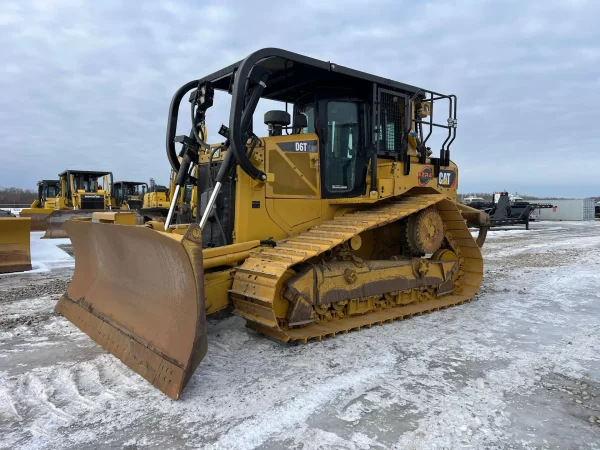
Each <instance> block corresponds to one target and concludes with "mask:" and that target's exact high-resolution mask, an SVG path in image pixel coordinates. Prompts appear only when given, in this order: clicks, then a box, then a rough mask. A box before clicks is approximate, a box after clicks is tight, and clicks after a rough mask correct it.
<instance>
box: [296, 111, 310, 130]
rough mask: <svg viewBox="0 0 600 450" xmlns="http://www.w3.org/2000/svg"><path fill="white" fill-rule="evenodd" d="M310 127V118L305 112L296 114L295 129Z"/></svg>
mask: <svg viewBox="0 0 600 450" xmlns="http://www.w3.org/2000/svg"><path fill="white" fill-rule="evenodd" d="M306 127H308V119H307V118H306V116H305V115H304V114H296V115H295V116H294V129H302V128H306Z"/></svg>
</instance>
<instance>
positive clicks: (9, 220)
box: [0, 211, 31, 273]
mask: <svg viewBox="0 0 600 450" xmlns="http://www.w3.org/2000/svg"><path fill="white" fill-rule="evenodd" d="M30 228H31V219H30V218H29V217H14V216H13V215H11V214H8V213H4V211H0V273H6V272H24V271H26V270H31V247H30V238H29V232H30Z"/></svg>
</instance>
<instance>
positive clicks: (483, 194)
mask: <svg viewBox="0 0 600 450" xmlns="http://www.w3.org/2000/svg"><path fill="white" fill-rule="evenodd" d="M509 194H510V195H514V193H512V192H510V193H509ZM517 195H518V196H519V197H522V198H524V199H525V200H550V199H552V200H569V199H571V198H573V197H536V196H535V195H527V194H517ZM467 197H481V198H482V199H484V200H485V201H486V202H491V201H492V197H493V194H490V193H489V192H470V193H465V194H458V201H459V202H461V201H463V200H464V199H465V198H467ZM592 198H593V199H594V200H595V201H600V197H592Z"/></svg>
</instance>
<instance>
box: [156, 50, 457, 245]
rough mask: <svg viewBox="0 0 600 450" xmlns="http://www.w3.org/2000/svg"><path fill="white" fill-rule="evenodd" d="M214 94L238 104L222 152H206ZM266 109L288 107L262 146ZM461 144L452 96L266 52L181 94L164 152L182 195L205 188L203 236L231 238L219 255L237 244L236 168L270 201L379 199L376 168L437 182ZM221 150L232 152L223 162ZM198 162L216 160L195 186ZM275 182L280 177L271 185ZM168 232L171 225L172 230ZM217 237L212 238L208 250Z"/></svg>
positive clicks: (270, 117)
mask: <svg viewBox="0 0 600 450" xmlns="http://www.w3.org/2000/svg"><path fill="white" fill-rule="evenodd" d="M215 90H219V91H224V92H229V93H230V94H231V107H230V112H229V126H226V125H222V126H221V129H220V130H219V134H220V135H221V136H223V138H224V139H225V141H224V142H223V143H222V144H221V145H220V146H219V148H218V149H215V148H214V147H211V146H209V145H208V144H206V143H205V142H204V135H203V133H204V131H203V129H204V125H205V123H206V121H205V119H206V115H207V114H208V113H207V110H208V109H209V108H210V107H211V106H212V104H213V97H214V91H215ZM188 93H190V95H189V102H190V104H191V117H192V131H191V132H190V134H189V135H188V136H176V131H177V119H178V114H179V112H178V111H179V107H180V104H181V101H182V99H183V98H184V96H186V95H187V94H188ZM261 99H266V100H272V101H278V102H280V104H281V105H282V108H281V109H277V110H271V111H268V112H267V113H266V114H265V116H264V123H265V124H266V125H267V129H268V136H267V137H265V138H264V139H263V138H259V137H258V136H256V135H255V130H254V129H253V120H252V119H253V114H254V112H255V111H256V106H257V104H258V103H259V101H260V100H261ZM440 100H441V101H442V102H445V104H446V105H447V109H446V111H445V112H444V114H439V115H440V116H445V117H444V120H445V122H444V123H434V122H433V105H434V103H435V102H437V101H440ZM284 105H285V110H284V108H283V106H284ZM290 105H293V109H292V111H290V110H289V106H290ZM434 127H435V128H436V129H442V133H445V134H446V139H445V140H444V142H443V143H442V145H441V148H440V150H439V157H436V156H434V155H433V151H432V150H431V149H430V148H429V147H428V146H427V145H428V139H429V138H430V136H431V135H432V131H433V129H434ZM455 136H456V97H455V96H453V95H443V94H439V93H436V92H433V91H430V90H424V89H421V88H419V87H416V86H411V85H408V84H405V83H400V82H396V81H392V80H389V79H385V78H382V77H378V76H375V75H371V74H367V73H364V72H359V71H356V70H353V69H350V68H346V67H343V66H339V65H337V64H333V63H331V62H327V61H320V60H316V59H313V58H309V57H306V56H303V55H298V54H295V53H292V52H288V51H285V50H281V49H274V48H268V49H263V50H259V51H257V52H255V53H253V54H251V55H250V56H248V57H247V58H246V59H244V60H242V61H239V62H237V63H235V64H232V65H231V66H228V67H225V68H223V69H221V70H219V71H217V72H215V73H213V74H211V75H208V76H206V77H204V78H202V79H199V80H194V81H191V82H189V83H186V84H185V85H183V86H182V87H181V88H180V89H179V90H178V91H177V92H176V93H175V95H174V97H173V100H172V102H171V107H170V111H169V121H168V125H167V139H166V147H167V155H168V157H169V161H170V162H171V166H172V168H173V170H174V171H175V172H177V173H178V177H177V182H176V184H177V186H180V188H183V187H184V185H185V183H186V180H188V179H192V180H193V181H194V182H197V189H198V198H199V202H198V203H199V208H200V214H198V216H201V220H200V228H202V229H203V230H204V228H205V225H206V224H207V221H208V220H209V218H210V220H211V224H210V226H209V228H211V230H216V231H215V233H216V234H220V235H222V236H226V238H224V241H222V242H220V243H217V244H215V242H216V241H214V240H212V238H207V239H208V240H209V241H210V245H211V246H212V245H214V246H218V245H222V244H224V243H230V242H231V240H230V238H229V236H230V235H231V234H232V228H231V227H232V226H233V213H234V203H235V201H236V198H235V186H234V184H235V180H234V179H233V178H232V177H231V175H230V174H231V173H232V170H233V168H234V167H235V166H237V167H238V168H239V169H241V170H242V171H243V172H245V173H246V175H248V176H249V177H250V178H251V179H254V180H256V181H257V182H258V183H261V182H262V183H265V184H264V185H263V186H264V189H265V196H266V198H269V199H277V198H285V199H295V198H298V199H333V200H335V199H351V198H359V197H364V196H370V197H371V198H374V199H376V198H377V196H378V193H379V191H380V190H379V186H378V177H377V167H378V164H377V160H378V158H379V159H388V160H392V161H397V162H399V163H402V164H401V165H400V170H402V171H403V174H404V175H405V176H407V175H409V174H410V173H411V167H410V166H411V161H413V162H415V163H419V164H421V165H424V164H431V168H432V169H431V171H430V172H429V174H430V178H437V177H438V175H439V173H440V171H441V169H442V168H446V167H448V166H450V150H449V149H450V144H451V143H452V142H453V141H454V138H455ZM442 137H443V136H442ZM176 144H182V146H181V147H180V148H176ZM222 148H224V149H226V150H227V151H226V152H225V153H224V155H223V154H222V153H221V151H220V150H221V149H222ZM256 149H259V150H256ZM200 154H204V155H209V157H208V164H207V163H206V159H205V160H204V161H205V163H203V164H200V165H199V168H198V177H197V178H195V179H194V178H193V177H190V175H189V174H190V173H191V172H190V170H189V168H190V165H191V164H192V163H193V162H195V161H199V156H198V155H200ZM215 155H217V156H215ZM213 158H214V159H213ZM268 174H273V175H274V176H271V178H270V179H269V180H268V178H269V177H268ZM369 178H370V183H369V182H368V180H369ZM253 207H257V208H258V207H260V206H259V205H258V203H256V206H253ZM173 209H174V202H173V201H172V204H171V210H173ZM217 219H219V220H217ZM168 226H169V220H167V222H166V223H165V229H167V228H168ZM211 233H212V231H210V232H209V233H204V236H203V240H204V239H205V237H206V236H208V235H209V234H211Z"/></svg>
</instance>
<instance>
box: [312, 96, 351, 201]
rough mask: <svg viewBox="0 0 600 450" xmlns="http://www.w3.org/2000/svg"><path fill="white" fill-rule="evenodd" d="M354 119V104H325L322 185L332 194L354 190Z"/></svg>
mask: <svg viewBox="0 0 600 450" xmlns="http://www.w3.org/2000/svg"><path fill="white" fill-rule="evenodd" d="M358 117H359V109H358V104H357V103H354V102H344V101H329V102H327V127H328V130H327V149H326V159H325V163H326V166H327V167H326V182H327V190H328V191H329V192H330V193H332V194H336V193H344V192H350V191H352V190H354V184H355V173H356V156H357V150H358V145H359V142H360V141H359V135H358V133H359V126H358ZM309 123H310V122H309Z"/></svg>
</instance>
